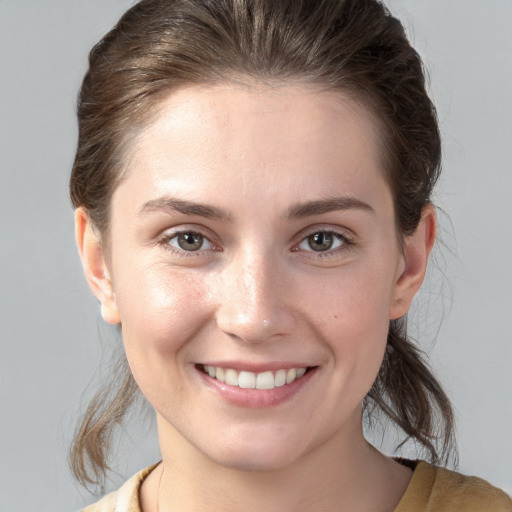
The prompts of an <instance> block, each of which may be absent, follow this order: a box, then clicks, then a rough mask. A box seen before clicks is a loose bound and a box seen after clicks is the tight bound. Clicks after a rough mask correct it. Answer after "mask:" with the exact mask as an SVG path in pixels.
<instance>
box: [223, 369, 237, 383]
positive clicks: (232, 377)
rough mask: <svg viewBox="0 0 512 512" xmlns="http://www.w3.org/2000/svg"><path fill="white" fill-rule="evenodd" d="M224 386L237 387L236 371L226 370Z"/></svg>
mask: <svg viewBox="0 0 512 512" xmlns="http://www.w3.org/2000/svg"><path fill="white" fill-rule="evenodd" d="M225 382H226V384H228V385H229V386H238V372H237V371H236V370H231V369H228V370H226V380H225Z"/></svg>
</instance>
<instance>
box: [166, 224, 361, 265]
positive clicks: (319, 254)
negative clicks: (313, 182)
mask: <svg viewBox="0 0 512 512" xmlns="http://www.w3.org/2000/svg"><path fill="white" fill-rule="evenodd" d="M317 234H323V235H331V236H332V237H333V238H334V239H335V240H337V241H338V242H340V245H339V246H337V247H335V248H334V249H327V250H326V251H315V250H314V249H311V250H303V251H302V252H304V253H310V255H309V256H308V257H314V258H326V257H330V256H334V255H337V254H338V253H339V252H340V251H345V250H348V249H349V248H350V247H351V246H353V245H355V242H354V240H353V239H352V237H350V236H349V235H348V234H346V233H340V232H338V231H334V230H329V229H315V230H312V231H310V232H309V233H306V234H305V235H302V238H301V239H300V241H299V243H297V244H295V245H294V246H293V248H292V249H291V250H292V252H300V251H301V249H300V245H301V244H303V243H304V242H306V243H307V240H308V238H310V237H311V236H313V235H317ZM180 235H196V236H200V237H201V238H202V239H203V240H204V241H206V242H208V243H209V244H210V245H211V248H208V249H201V248H200V249H197V250H195V251H187V250H185V249H181V248H177V247H173V246H172V245H171V240H173V239H177V237H179V236H180ZM157 244H158V245H160V246H162V247H163V248H164V249H165V250H166V251H169V252H171V253H174V254H178V255H179V256H182V257H186V258H187V257H198V256H202V255H204V253H205V252H206V251H208V252H209V251H214V252H220V251H221V250H222V249H220V248H219V247H218V246H217V245H216V244H215V243H213V242H212V241H211V240H210V238H209V237H208V236H206V235H204V234H203V233H201V232H200V231H196V230H193V229H184V230H180V231H174V232H172V233H166V234H164V235H163V236H162V237H160V238H159V239H158V240H157Z"/></svg>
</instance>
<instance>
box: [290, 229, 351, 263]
mask: <svg viewBox="0 0 512 512" xmlns="http://www.w3.org/2000/svg"><path fill="white" fill-rule="evenodd" d="M315 233H329V234H332V235H333V236H335V237H336V238H338V239H339V240H341V241H342V242H343V243H342V244H341V245H340V246H338V247H335V248H334V249H329V250H327V251H314V250H313V249H311V250H304V249H300V248H299V245H300V244H302V243H303V242H304V241H306V240H307V238H309V237H310V236H311V235H314V234H315ZM299 237H300V238H299ZM297 238H299V241H298V242H297V243H295V244H294V245H293V247H292V251H293V252H298V251H303V252H305V253H310V254H313V255H314V256H315V257H322V256H327V255H329V254H336V253H337V252H339V251H343V250H346V249H348V248H350V247H351V246H353V245H355V243H356V241H355V236H354V235H353V234H352V233H351V232H350V231H349V230H348V229H344V228H341V227H339V228H333V227H332V226H318V225H317V226H311V227H310V228H307V229H306V230H303V231H302V232H301V233H299V235H298V236H297Z"/></svg>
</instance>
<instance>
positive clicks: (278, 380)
mask: <svg viewBox="0 0 512 512" xmlns="http://www.w3.org/2000/svg"><path fill="white" fill-rule="evenodd" d="M274 384H275V386H276V387H279V386H284V385H285V384H286V370H278V371H277V372H276V376H275V377H274Z"/></svg>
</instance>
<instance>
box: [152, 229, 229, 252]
mask: <svg viewBox="0 0 512 512" xmlns="http://www.w3.org/2000/svg"><path fill="white" fill-rule="evenodd" d="M183 233H194V234H197V235H200V236H202V237H203V238H204V239H205V240H207V241H208V243H209V244H210V245H211V247H209V248H206V249H198V250H197V251H186V250H184V249H181V248H180V247H176V246H174V245H171V244H170V243H169V242H170V240H172V239H173V238H175V237H177V236H179V235H180V234H183ZM214 238H215V237H214V236H212V235H211V234H207V233H206V230H205V229H204V228H202V227H200V226H197V225H188V226H187V225H185V226H183V225H180V226H176V227H174V228H169V229H167V230H165V231H164V232H163V233H161V235H159V236H158V237H157V239H156V244H157V245H160V246H163V247H164V249H166V250H167V251H169V252H171V253H175V254H178V255H182V256H185V257H186V256H200V255H203V254H204V253H205V252H211V251H221V250H222V249H221V246H220V244H219V243H217V242H215V241H214V240H213V239H214Z"/></svg>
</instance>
